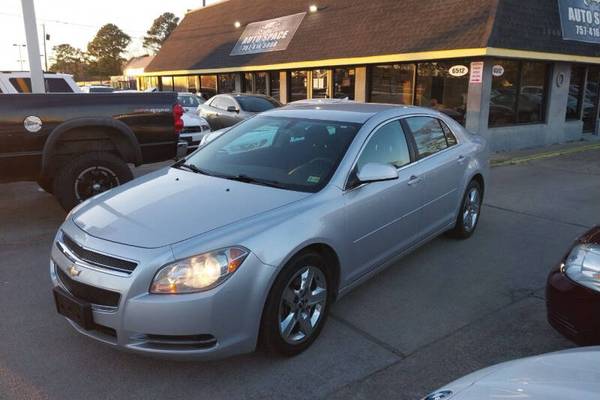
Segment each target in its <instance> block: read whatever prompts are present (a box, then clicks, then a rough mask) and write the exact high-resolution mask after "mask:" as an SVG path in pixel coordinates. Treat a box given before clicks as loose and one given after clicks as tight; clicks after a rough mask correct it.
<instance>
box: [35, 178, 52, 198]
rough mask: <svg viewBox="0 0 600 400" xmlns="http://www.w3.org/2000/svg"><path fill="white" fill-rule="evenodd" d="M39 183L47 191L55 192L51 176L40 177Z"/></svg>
mask: <svg viewBox="0 0 600 400" xmlns="http://www.w3.org/2000/svg"><path fill="white" fill-rule="evenodd" d="M37 184H38V185H39V186H40V187H41V188H42V189H43V190H44V192H46V193H50V194H52V193H54V182H53V181H52V179H51V178H48V177H46V176H42V177H39V178H38V179H37Z"/></svg>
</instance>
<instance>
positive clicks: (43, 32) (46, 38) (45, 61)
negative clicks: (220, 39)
mask: <svg viewBox="0 0 600 400" xmlns="http://www.w3.org/2000/svg"><path fill="white" fill-rule="evenodd" d="M42 35H43V36H44V71H46V72H48V49H46V41H47V40H50V35H48V34H46V24H42Z"/></svg>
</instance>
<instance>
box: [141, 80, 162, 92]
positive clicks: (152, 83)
mask: <svg viewBox="0 0 600 400" xmlns="http://www.w3.org/2000/svg"><path fill="white" fill-rule="evenodd" d="M153 88H158V76H140V88H139V89H140V90H142V91H143V90H148V89H153Z"/></svg>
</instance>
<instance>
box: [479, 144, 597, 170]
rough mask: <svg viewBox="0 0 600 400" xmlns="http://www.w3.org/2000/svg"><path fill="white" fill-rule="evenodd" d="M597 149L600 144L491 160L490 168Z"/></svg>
mask: <svg viewBox="0 0 600 400" xmlns="http://www.w3.org/2000/svg"><path fill="white" fill-rule="evenodd" d="M597 149H600V143H594V144H587V145H583V146H577V147H571V148H568V149H563V150H555V151H548V152H545V153H536V154H532V155H529V156H522V157H514V158H509V159H507V160H491V161H490V166H491V167H503V166H506V165H519V164H523V163H526V162H530V161H536V160H544V159H547V158H554V157H559V156H564V155H568V154H577V153H582V152H584V151H589V150H597Z"/></svg>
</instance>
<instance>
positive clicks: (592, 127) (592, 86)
mask: <svg viewBox="0 0 600 400" xmlns="http://www.w3.org/2000/svg"><path fill="white" fill-rule="evenodd" d="M599 91H600V67H589V69H588V76H587V81H586V85H585V92H584V94H583V131H584V132H592V133H593V132H595V131H596V121H597V119H598V100H599V97H600V95H599V93H600V92H599Z"/></svg>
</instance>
